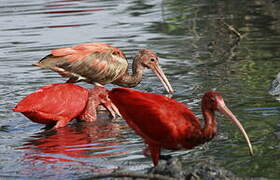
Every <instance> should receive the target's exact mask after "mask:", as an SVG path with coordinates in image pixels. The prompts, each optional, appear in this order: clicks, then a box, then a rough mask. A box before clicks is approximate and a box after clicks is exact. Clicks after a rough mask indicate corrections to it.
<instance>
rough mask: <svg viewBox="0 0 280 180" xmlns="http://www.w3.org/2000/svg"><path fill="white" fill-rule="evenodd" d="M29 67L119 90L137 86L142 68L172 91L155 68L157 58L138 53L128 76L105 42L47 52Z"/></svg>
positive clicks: (122, 58) (114, 50) (120, 58)
mask: <svg viewBox="0 0 280 180" xmlns="http://www.w3.org/2000/svg"><path fill="white" fill-rule="evenodd" d="M33 65H36V66H39V67H41V68H45V69H51V70H53V71H55V72H57V73H59V74H60V75H61V76H63V77H67V78H69V80H68V81H67V82H70V83H75V82H79V81H85V82H87V83H90V84H98V85H105V84H108V83H112V84H116V85H119V86H123V87H134V86H136V85H137V84H139V83H140V81H141V80H142V76H143V71H144V69H145V68H149V69H151V70H152V71H153V72H154V73H155V74H156V75H157V76H158V78H159V79H160V81H161V82H162V83H163V85H164V87H165V89H166V90H167V92H169V93H172V92H173V89H172V87H171V85H170V83H169V81H168V80H167V78H166V76H165V75H164V73H163V71H162V70H161V68H160V66H159V60H158V57H157V55H156V54H155V53H154V52H153V51H151V50H148V49H141V50H139V52H138V54H136V56H135V57H134V60H133V63H132V75H130V74H129V72H128V62H127V59H126V57H125V55H124V53H123V52H122V51H121V50H120V49H118V48H115V47H113V46H111V45H108V44H105V43H85V44H80V45H76V46H73V47H70V48H60V49H55V50H52V51H51V54H50V55H48V56H46V57H44V58H43V59H42V60H40V61H39V62H36V63H34V64H33Z"/></svg>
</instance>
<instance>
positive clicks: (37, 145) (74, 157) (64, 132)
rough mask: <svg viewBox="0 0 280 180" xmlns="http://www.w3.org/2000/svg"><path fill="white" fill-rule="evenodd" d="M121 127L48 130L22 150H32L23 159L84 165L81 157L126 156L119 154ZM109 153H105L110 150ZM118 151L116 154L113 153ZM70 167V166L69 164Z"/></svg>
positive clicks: (85, 125) (85, 124) (81, 126)
mask: <svg viewBox="0 0 280 180" xmlns="http://www.w3.org/2000/svg"><path fill="white" fill-rule="evenodd" d="M119 133H120V125H119V124H116V123H112V122H110V121H109V122H105V123H104V122H103V121H102V122H100V121H97V122H95V123H89V122H79V123H77V124H73V125H72V126H66V127H64V128H59V129H56V130H52V131H45V132H42V133H40V134H39V135H37V136H35V137H33V138H32V139H30V140H27V142H26V143H25V144H24V145H23V147H21V148H19V149H21V150H30V151H27V153H25V155H24V156H23V158H24V160H27V161H31V162H33V163H37V162H36V161H40V162H43V163H47V164H50V163H58V162H76V163H79V164H84V163H85V162H83V159H81V158H98V157H110V156H116V155H120V154H126V153H128V151H118V150H117V149H118V147H116V146H115V145H119V144H120V142H118V140H116V137H117V136H119ZM108 150H110V151H109V152H103V151H108ZM114 150H116V151H114ZM68 165H69V164H68Z"/></svg>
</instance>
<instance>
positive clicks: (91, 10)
mask: <svg viewBox="0 0 280 180" xmlns="http://www.w3.org/2000/svg"><path fill="white" fill-rule="evenodd" d="M101 10H104V9H101V8H98V9H81V10H61V11H45V12H43V13H44V14H66V13H80V12H96V11H101Z"/></svg>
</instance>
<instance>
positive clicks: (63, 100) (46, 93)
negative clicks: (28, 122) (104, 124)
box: [13, 83, 88, 118]
mask: <svg viewBox="0 0 280 180" xmlns="http://www.w3.org/2000/svg"><path fill="white" fill-rule="evenodd" d="M87 99H88V90H87V89H85V88H82V87H80V86H77V85H74V84H68V83H63V84H52V85H47V86H44V87H42V88H40V89H39V90H37V91H35V92H33V93H31V94H29V95H28V96H26V97H25V98H24V99H22V100H21V101H20V102H19V103H18V104H17V106H16V107H15V108H14V109H13V110H14V111H16V112H23V113H24V112H35V113H36V112H38V113H43V114H45V115H46V116H48V115H51V116H52V117H54V116H55V115H57V116H65V117H69V118H74V117H76V116H78V115H79V114H80V113H81V112H82V110H83V109H84V107H85V106H86V103H87ZM46 118H47V117H46Z"/></svg>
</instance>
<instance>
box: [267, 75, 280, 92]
mask: <svg viewBox="0 0 280 180" xmlns="http://www.w3.org/2000/svg"><path fill="white" fill-rule="evenodd" d="M268 93H269V94H270V95H272V96H277V95H280V73H278V74H277V77H276V78H275V79H274V80H273V81H272V82H271V84H270V87H269V90H268Z"/></svg>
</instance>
